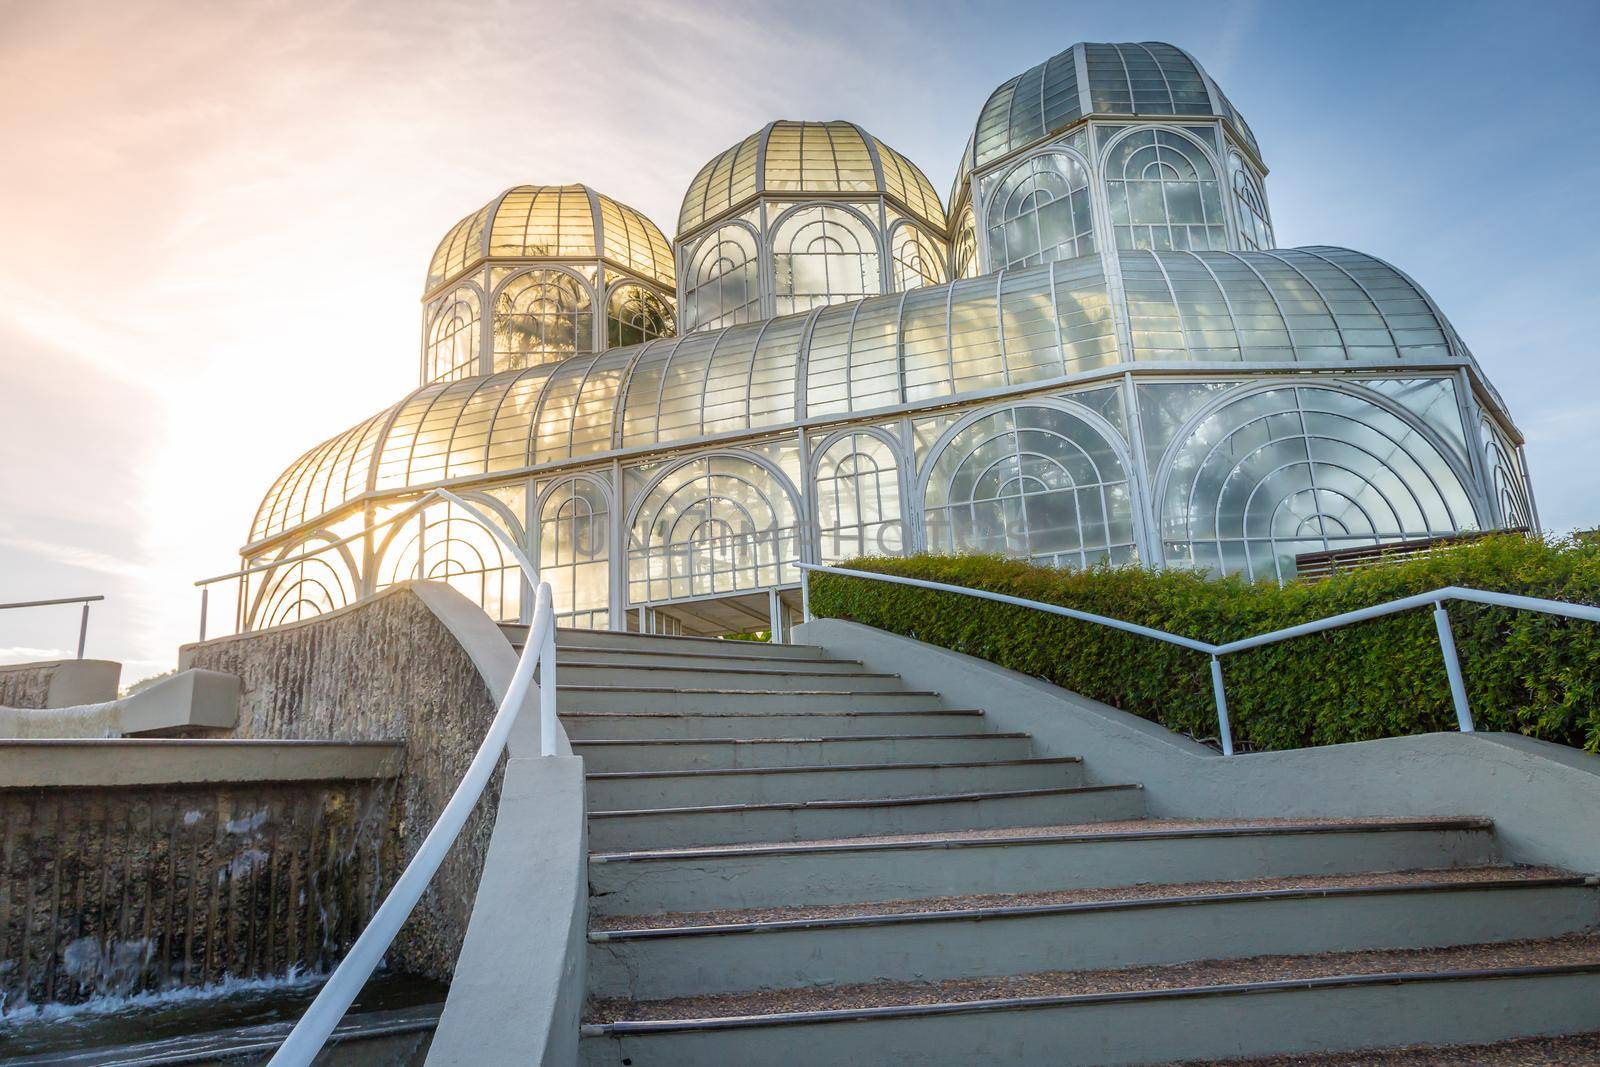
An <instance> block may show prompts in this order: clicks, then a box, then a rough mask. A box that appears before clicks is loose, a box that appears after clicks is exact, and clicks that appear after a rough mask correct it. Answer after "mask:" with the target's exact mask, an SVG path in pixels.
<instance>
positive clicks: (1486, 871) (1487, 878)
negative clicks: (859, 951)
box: [589, 866, 1572, 931]
mask: <svg viewBox="0 0 1600 1067" xmlns="http://www.w3.org/2000/svg"><path fill="white" fill-rule="evenodd" d="M1570 877H1572V874H1571V872H1569V871H1563V870H1560V869H1558V868H1555V867H1509V866H1508V867H1455V868H1447V869H1444V870H1419V871H1377V872H1373V873H1369V874H1334V875H1312V876H1307V877H1303V878H1267V879H1261V880H1257V881H1237V882H1178V883H1173V884H1168V885H1131V886H1116V887H1112V888H1109V889H1060V890H1055V891H1053V892H1045V893H990V894H985V895H981V896H966V897H927V898H924V899H919V900H879V901H872V902H870V903H863V904H814V905H803V906H797V907H783V908H743V909H738V910H731V911H695V912H674V913H670V914H661V915H597V916H594V917H593V918H591V919H590V920H589V928H590V929H591V930H595V931H601V930H605V931H612V930H660V929H676V928H681V927H694V926H724V925H736V924H741V923H765V922H796V921H804V920H808V919H841V918H851V917H860V916H873V915H909V914H916V913H922V912H939V911H975V910H978V909H984V908H1026V907H1035V906H1042V905H1050V904H1092V903H1100V902H1108V901H1117V900H1163V899H1170V898H1172V897H1189V896H1204V895H1210V894H1220V893H1260V892H1272V891H1278V890H1295V889H1309V890H1317V889H1346V888H1366V887H1370V888H1388V887H1394V886H1423V885H1426V886H1453V885H1473V884H1478V883H1483V882H1505V881H1534V880H1539V879H1547V878H1570Z"/></svg>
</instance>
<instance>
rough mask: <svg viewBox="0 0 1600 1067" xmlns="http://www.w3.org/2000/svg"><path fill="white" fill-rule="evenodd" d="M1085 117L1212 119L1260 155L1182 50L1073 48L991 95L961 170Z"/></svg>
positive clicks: (1240, 120) (1153, 45)
mask: <svg viewBox="0 0 1600 1067" xmlns="http://www.w3.org/2000/svg"><path fill="white" fill-rule="evenodd" d="M1086 115H1137V116H1153V115H1174V116H1177V115H1186V116H1204V115H1215V116H1217V117H1219V118H1222V119H1224V120H1225V121H1226V122H1227V123H1228V124H1229V125H1231V126H1232V127H1233V128H1234V130H1235V131H1236V132H1237V133H1238V135H1239V136H1240V137H1241V138H1243V139H1244V141H1245V143H1246V144H1248V145H1249V146H1250V150H1251V151H1252V152H1255V153H1256V155H1258V156H1259V155H1260V154H1261V153H1260V150H1259V148H1258V147H1257V145H1256V139H1255V135H1254V134H1253V133H1251V132H1250V127H1249V126H1248V125H1246V123H1245V121H1244V117H1243V116H1241V115H1240V114H1239V113H1238V111H1237V110H1235V108H1234V106H1233V104H1232V103H1230V102H1229V100H1228V98H1227V97H1226V96H1224V95H1223V93H1222V90H1221V89H1219V88H1217V83H1216V82H1214V81H1212V80H1211V77H1210V76H1209V75H1208V74H1206V72H1205V70H1204V69H1202V68H1201V66H1200V64H1199V63H1197V62H1195V60H1194V58H1193V57H1192V56H1190V55H1189V54H1188V53H1187V52H1185V51H1183V50H1182V49H1180V48H1176V47H1174V46H1173V45H1170V44H1162V43H1160V42H1158V41H1147V42H1145V43H1142V44H1075V45H1073V46H1072V47H1071V48H1069V49H1067V50H1066V51H1064V52H1061V53H1059V54H1057V55H1054V56H1051V57H1050V58H1049V59H1047V60H1045V61H1044V62H1043V63H1040V64H1039V65H1038V66H1036V67H1031V68H1029V69H1028V70H1025V71H1023V72H1022V73H1021V74H1019V75H1017V76H1016V77H1015V78H1012V79H1011V80H1010V81H1008V82H1006V83H1005V84H1004V85H1002V86H1000V87H999V88H998V89H996V90H995V91H994V92H993V93H990V94H989V99H988V101H987V102H986V103H985V104H984V105H983V110H982V111H981V112H980V113H979V115H978V126H977V130H976V132H975V133H974V135H973V141H972V145H971V147H970V148H969V150H968V156H967V158H966V159H965V160H964V161H963V167H973V168H976V167H983V166H987V165H988V164H990V163H993V162H994V161H995V160H997V159H1001V158H1003V157H1005V156H1009V155H1011V154H1012V153H1013V152H1017V151H1021V150H1022V149H1024V148H1027V147H1029V146H1031V145H1032V144H1034V143H1035V142H1037V141H1040V140H1042V139H1044V138H1045V137H1048V136H1050V135H1051V134H1053V133H1055V132H1056V131H1058V130H1061V129H1063V128H1065V127H1067V126H1070V125H1071V124H1072V123H1074V122H1077V121H1078V120H1079V119H1081V118H1083V117H1084V116H1086Z"/></svg>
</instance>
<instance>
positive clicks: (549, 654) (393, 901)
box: [270, 489, 556, 1067]
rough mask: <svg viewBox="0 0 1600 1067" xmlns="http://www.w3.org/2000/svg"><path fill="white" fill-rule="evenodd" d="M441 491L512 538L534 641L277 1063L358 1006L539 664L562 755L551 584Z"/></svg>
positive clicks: (483, 781)
mask: <svg viewBox="0 0 1600 1067" xmlns="http://www.w3.org/2000/svg"><path fill="white" fill-rule="evenodd" d="M433 497H440V498H442V499H446V500H449V501H451V502H452V503H454V504H457V505H459V506H460V507H462V508H463V509H464V510H466V511H467V513H468V514H470V515H472V516H473V517H475V518H477V519H478V520H479V521H480V522H482V523H483V524H484V526H485V527H486V528H488V529H489V530H490V531H491V532H492V533H494V534H495V536H496V537H497V538H499V539H500V541H501V543H502V544H503V545H505V547H506V549H507V550H508V551H509V552H510V553H511V555H512V558H513V559H515V560H516V561H517V566H518V567H520V568H521V569H522V573H523V574H524V575H526V576H527V579H528V581H529V583H530V584H531V585H532V586H533V587H534V590H535V592H534V609H533V622H532V623H531V624H530V625H529V627H528V638H527V642H526V643H525V644H524V645H523V647H522V654H521V655H520V656H519V657H518V658H517V668H516V670H515V671H514V672H513V673H512V675H511V684H510V685H509V686H507V687H506V695H505V697H504V698H503V699H502V700H501V701H500V706H499V707H498V708H497V709H496V710H495V714H494V719H493V721H491V722H490V724H489V729H488V731H487V732H486V733H485V734H484V737H483V743H482V744H481V745H479V746H478V751H477V753H476V754H475V755H474V756H473V757H472V762H471V763H470V764H468V766H467V770H466V773H465V774H463V775H462V776H461V782H460V784H458V785H457V786H456V788H455V792H453V793H451V794H450V800H449V803H447V804H446V805H445V806H444V810H443V811H442V812H440V813H439V818H438V820H437V821H436V822H435V823H434V824H433V828H432V829H430V830H429V831H428V836H427V837H426V838H424V839H423V842H422V844H421V846H419V847H418V849H417V853H416V855H415V856H413V857H411V862H410V863H407V864H406V869H405V870H404V871H402V872H401V874H400V877H399V878H398V879H396V881H395V884H394V888H393V889H391V890H390V891H389V895H388V896H387V897H386V898H384V901H383V903H382V904H381V905H379V907H378V910H377V912H376V913H375V914H374V915H373V916H372V921H371V922H369V923H368V924H367V928H366V929H365V930H363V931H361V936H360V937H358V938H356V943H355V944H354V945H353V946H351V948H350V952H349V953H348V954H347V955H346V956H345V958H344V959H343V960H341V961H340V962H339V966H338V967H336V968H334V972H333V974H332V975H330V976H329V978H328V981H327V982H326V984H324V985H323V987H322V989H321V990H320V991H319V992H318V993H317V997H316V999H315V1000H313V1001H312V1002H311V1006H310V1007H308V1008H307V1009H306V1013H305V1014H304V1015H302V1016H301V1017H300V1021H299V1022H297V1023H296V1024H295V1026H294V1029H293V1030H292V1031H291V1032H290V1034H289V1036H288V1037H287V1038H286V1039H285V1040H284V1042H283V1044H282V1045H280V1046H279V1047H278V1051H277V1052H276V1053H275V1054H274V1055H273V1057H272V1060H271V1061H270V1063H271V1064H272V1065H275V1067H308V1065H309V1064H310V1063H311V1062H312V1060H314V1059H315V1058H316V1057H317V1054H318V1053H319V1052H321V1051H322V1046H323V1045H324V1044H326V1042H327V1040H328V1036H329V1035H330V1034H332V1033H333V1030H334V1027H336V1026H338V1025H339V1020H340V1019H342V1018H343V1017H344V1013H345V1012H346V1011H348V1010H349V1009H350V1004H351V1003H352V1002H353V1001H354V1000H355V998H356V994H357V993H359V992H361V987H362V986H364V985H366V983H367V979H368V978H370V977H371V976H372V972H373V971H374V970H375V969H376V968H377V966H378V964H379V963H381V962H382V961H383V955H384V953H385V952H387V951H388V949H389V945H390V944H391V943H392V942H393V941H394V939H395V936H396V935H397V934H398V933H399V932H400V927H401V926H402V925H403V924H404V923H405V921H406V918H407V917H408V916H409V915H410V914H411V910H412V909H413V908H415V907H416V906H417V901H418V900H420V899H421V898H422V893H423V891H424V890H425V889H427V887H428V883H429V882H430V881H432V880H433V876H434V875H435V874H436V873H437V872H438V870H439V866H440V864H442V863H443V862H444V858H445V854H446V853H447V852H449V851H450V846H451V845H452V844H454V843H455V840H456V837H457V836H458V835H459V834H460V833H461V828H462V827H463V826H465V825H466V822H467V818H468V816H470V815H471V814H472V809H473V807H474V806H475V805H476V804H477V803H478V799H479V798H480V797H481V796H482V795H483V791H484V789H485V787H487V786H488V784H489V779H490V778H491V777H493V775H494V769H495V765H496V764H497V763H498V762H499V760H500V755H501V753H502V752H504V751H505V748H506V744H507V742H508V741H509V739H510V736H511V728H512V726H514V725H515V724H516V720H517V712H518V711H519V710H520V709H521V707H522V704H523V701H524V700H525V699H526V698H527V695H528V687H529V686H530V685H532V684H533V677H534V666H535V665H536V664H537V666H538V670H539V754H540V755H541V756H553V755H555V754H556V745H555V740H556V624H555V608H554V605H553V604H552V601H551V590H550V584H549V583H548V582H541V581H540V580H539V572H538V571H537V570H536V569H535V568H534V566H533V564H532V563H530V562H529V561H528V557H527V556H526V555H524V554H523V552H522V550H521V549H520V548H518V547H517V545H516V543H515V542H514V541H513V540H512V539H511V538H510V537H509V536H507V535H506V534H504V533H503V532H502V531H501V530H499V529H498V527H496V526H495V525H494V524H493V523H492V522H491V521H489V516H488V515H486V514H484V513H483V512H482V511H480V510H479V509H478V508H476V507H475V506H473V505H472V504H469V503H468V502H466V501H465V500H462V499H461V498H460V497H458V496H456V495H455V494H454V493H451V492H448V491H447V490H443V489H438V490H434V491H433V492H431V493H429V494H428V495H427V496H425V497H423V498H422V500H420V501H418V506H419V507H420V506H421V505H422V504H425V503H426V502H427V501H428V500H429V499H431V498H433ZM413 510H414V509H413ZM407 514H409V512H408V513H407Z"/></svg>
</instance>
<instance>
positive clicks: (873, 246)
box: [772, 204, 881, 315]
mask: <svg viewBox="0 0 1600 1067" xmlns="http://www.w3.org/2000/svg"><path fill="white" fill-rule="evenodd" d="M772 274H773V293H774V294H775V296H776V301H777V313H778V314H779V315H789V314H793V313H795V312H800V311H808V310H810V309H811V308H815V307H823V306H825V305H828V304H840V303H844V302H846V301H849V300H859V299H860V298H861V297H864V296H873V295H875V294H876V293H878V292H879V290H880V288H881V287H880V285H879V277H878V236H877V234H876V232H874V230H873V229H872V227H871V226H868V225H867V224H866V223H865V222H863V221H862V220H861V218H860V217H859V216H857V215H856V214H855V213H854V212H853V211H848V210H846V209H845V208H842V207H834V206H831V205H827V204H816V205H812V206H810V207H803V208H800V209H799V210H797V211H795V212H794V213H792V214H790V215H788V216H786V217H785V218H784V220H783V221H782V222H780V223H779V224H778V228H777V230H776V231H775V232H774V233H773V235H772Z"/></svg>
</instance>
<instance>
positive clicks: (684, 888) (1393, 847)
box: [589, 772, 1496, 915]
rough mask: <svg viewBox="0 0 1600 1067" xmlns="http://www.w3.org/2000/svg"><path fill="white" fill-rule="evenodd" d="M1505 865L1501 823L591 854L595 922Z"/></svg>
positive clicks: (1169, 828)
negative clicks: (1497, 837) (1498, 839)
mask: <svg viewBox="0 0 1600 1067" xmlns="http://www.w3.org/2000/svg"><path fill="white" fill-rule="evenodd" d="M767 773H768V774H769V775H771V772H767ZM772 777H781V775H772ZM594 807H596V808H597V809H602V808H610V807H613V805H610V804H594ZM1495 858H1496V856H1495V842H1494V836H1493V828H1492V826H1491V825H1490V823H1489V822H1487V821H1486V820H1483V819H1470V818H1463V819H1418V820H1345V821H1337V822H1334V821H1312V820H1294V821H1289V820H1284V821H1276V822H1269V821H1262V822H1255V823H1239V822H1232V823H1224V822H1203V821H1199V820H1194V821H1176V820H1168V821H1154V820H1152V821H1148V822H1143V823H1132V824H1128V823H1111V824H1105V825H1101V826H1061V827H1053V828H1032V829H1022V830H1013V831H1005V830H994V831H988V832H986V833H962V832H956V833H947V834H925V835H908V836H904V837H893V838H879V839H876V840H869V841H845V840H835V841H815V842H793V843H784V844H770V845H744V846H728V847H720V848H683V849H660V850H654V851H639V852H614V853H604V852H597V853H594V854H592V855H591V856H590V858H589V885H590V892H591V897H590V904H591V908H592V911H593V913H594V914H598V915H630V914H631V915H645V914H653V913H658V912H673V911H705V910H720V909H724V908H767V907H778V906H792V905H802V904H848V903H855V902H859V901H873V900H905V899H910V898H916V897H930V896H969V895H973V894H979V893H1029V892H1038V891H1047V890H1057V889H1082V888H1091V887H1111V886H1124V885H1135V884H1138V883H1140V882H1149V883H1154V884H1164V883H1174V882H1192V881H1222V880H1227V879H1245V878H1248V879H1254V878H1278V877H1285V876H1288V875H1306V874H1353V873H1356V872H1361V871H1403V870H1414V869H1418V868H1427V867H1478V866H1484V865H1486V864H1489V863H1492V862H1494V860H1495Z"/></svg>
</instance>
